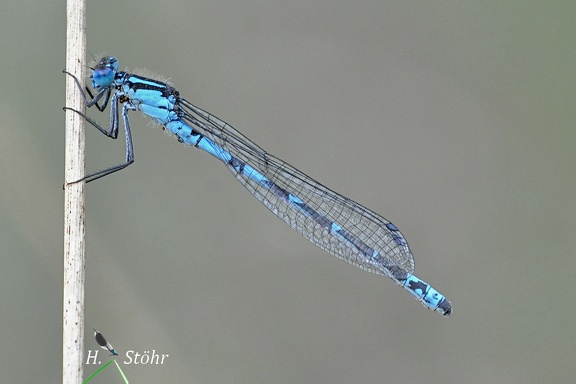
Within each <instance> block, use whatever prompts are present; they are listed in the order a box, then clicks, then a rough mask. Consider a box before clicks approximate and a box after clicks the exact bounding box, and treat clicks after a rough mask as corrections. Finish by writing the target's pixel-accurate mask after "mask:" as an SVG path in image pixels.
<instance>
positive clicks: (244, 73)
mask: <svg viewBox="0 0 576 384" xmlns="http://www.w3.org/2000/svg"><path fill="white" fill-rule="evenodd" d="M575 11H576V5H575V3H574V2H573V1H557V2H538V1H524V2H519V1H518V2H514V1H507V2H501V1H487V2H461V1H434V2H429V1H416V2H399V1H382V0H378V1H362V2H349V1H324V0H322V1H315V2H309V1H289V2H286V1H245V2H237V1H209V2H190V1H183V0H181V1H177V0H164V1H122V2H118V1H90V2H89V7H88V47H89V49H90V50H91V52H93V53H94V54H95V55H100V54H101V53H102V52H108V53H111V54H114V55H115V56H116V57H117V58H118V59H119V61H120V66H121V67H122V68H125V67H128V68H134V67H146V68H148V69H149V70H152V71H155V72H157V73H160V74H162V75H164V76H167V77H170V78H171V79H172V81H173V82H174V84H175V85H176V87H177V88H178V89H179V90H180V92H181V94H182V95H184V96H185V97H186V98H187V99H189V100H190V101H192V102H194V103H195V104H197V105H199V106H202V107H204V108H205V109H207V110H209V111H211V112H213V113H214V114H216V115H217V116H219V117H221V118H223V119H225V120H226V121H229V122H231V123H232V124H233V125H234V126H235V127H236V128H238V129H239V130H240V131H242V132H243V133H245V134H246V135H247V136H249V137H251V138H253V139H255V141H256V142H257V143H258V144H260V145H261V146H262V147H264V148H266V149H267V150H268V151H270V152H272V153H274V154H276V155H278V156H280V157H281V158H283V159H285V160H287V161H289V162H290V163H291V164H293V165H295V166H296V167H297V168H300V169H302V170H303V171H305V172H306V173H308V174H310V175H312V176H313V177H315V178H317V179H318V180H319V181H321V182H322V183H324V184H325V185H327V186H329V187H331V188H333V189H335V190H336V191H338V192H340V193H343V194H344V195H346V196H348V197H350V198H353V199H354V200H356V201H359V202H361V203H362V204H364V205H366V206H367V207H370V208H371V209H373V210H375V211H376V212H379V213H381V214H383V215H384V216H385V217H387V218H388V219H390V220H392V221H393V222H394V223H395V224H396V225H397V226H398V227H399V228H400V229H401V230H402V232H403V233H404V235H405V236H406V238H407V239H408V241H409V242H410V245H411V248H412V251H413V252H414V254H415V258H416V275H417V276H419V277H421V278H423V279H425V280H426V281H428V282H430V283H431V284H432V285H433V286H434V287H435V288H437V289H438V290H439V291H441V292H442V293H444V294H445V295H446V296H447V297H448V298H449V299H450V300H451V301H452V303H453V305H454V315H453V316H452V317H451V318H448V319H446V318H442V317H441V316H439V315H438V314H436V313H433V312H430V311H428V310H426V309H425V308H423V307H422V306H421V305H420V304H419V303H418V302H416V301H415V300H413V299H412V298H411V297H410V295H409V294H408V293H406V292H404V290H402V289H400V288H399V287H397V286H395V285H394V283H393V282H391V281H390V280H388V279H385V278H381V277H378V276H376V275H372V274H369V273H366V272H363V271H361V270H359V269H356V268H353V267H351V266H349V265H348V264H346V263H343V262H341V261H338V260H336V259H334V258H332V257H330V256H328V255H327V254H325V253H323V252H322V251H321V250H320V249H317V248H316V247H314V246H313V245H312V244H310V243H309V242H307V241H305V240H304V239H302V238H301V237H300V236H299V235H297V234H296V233H295V232H293V231H291V230H290V229H289V228H288V227H287V226H285V225H284V224H283V223H282V222H281V221H280V220H278V219H277V218H275V217H274V215H272V214H271V213H270V212H268V211H267V210H266V209H265V208H264V207H263V206H262V205H261V204H260V203H259V202H258V201H257V200H255V199H254V198H253V197H252V196H251V195H250V194H249V193H247V192H246V191H245V190H244V189H243V187H242V186H241V185H240V184H238V183H237V182H236V181H235V180H234V178H233V177H232V176H231V175H230V174H229V172H228V171H227V170H226V169H225V168H224V167H223V166H222V165H221V164H219V163H218V162H217V161H215V160H214V159H213V158H211V157H210V156H208V155H206V154H205V153H202V152H201V151H197V150H193V149H190V148H187V147H185V146H183V145H179V144H178V143H177V142H176V140H175V139H174V138H173V137H167V135H166V134H164V133H162V131H161V130H160V129H159V128H158V127H156V126H154V125H153V124H149V123H148V120H147V119H144V118H141V117H140V116H139V114H137V113H133V114H132V120H131V121H132V126H133V134H134V141H135V154H136V163H135V164H134V165H133V166H131V167H130V168H129V169H127V170H125V171H122V172H121V173H119V174H116V175H113V176H110V177H107V178H105V179H103V180H100V181H98V182H95V183H93V184H90V185H89V186H88V189H87V191H88V192H87V199H88V200H87V253H86V257H87V267H86V276H87V286H86V329H87V333H86V349H96V347H97V346H96V344H95V342H94V340H93V338H92V332H91V331H88V330H91V327H96V328H98V329H99V330H100V331H102V332H103V333H104V335H105V336H106V337H107V338H108V339H109V341H110V342H111V343H112V344H113V345H114V346H115V347H116V349H117V350H118V351H120V353H121V354H123V353H125V352H126V351H127V350H135V351H139V352H141V353H142V352H143V351H145V350H152V349H154V350H156V352H157V353H164V354H169V355H170V357H169V358H168V359H167V360H166V363H165V364H164V365H161V366H160V365H158V366H150V365H146V366H143V365H122V367H123V370H124V372H125V373H126V375H127V377H128V378H129V379H130V382H133V383H153V382H163V383H251V384H252V383H383V382H390V383H415V382H427V383H542V382H557V383H560V382H571V381H572V380H573V379H574V377H575V376H576V365H575V364H574V355H575V352H576V348H575V347H574V340H575V338H576V319H575V312H576V311H575V290H574V287H575V285H573V283H574V281H575V275H576V258H575V249H576V233H575V232H576V231H575V230H576V194H575V192H574V189H575V186H576V180H575V176H574V165H575V164H576V153H575V151H574V149H575V148H576V131H575V129H574V122H575V121H576V113H575V109H574V106H575V101H576V97H575V92H574V89H575V85H576V81H575V80H576V78H575V75H574V74H575V71H574V64H575V59H576V55H575V44H574V36H575V33H576V26H575V25H576V24H575V21H574V20H576V12H575ZM65 44H66V41H65V3H64V1H57V2H55V1H44V2H38V1H15V0H4V1H3V2H2V5H1V12H0V52H1V54H2V58H1V60H0V68H1V70H0V84H1V85H2V86H1V89H2V92H0V98H1V102H0V117H1V119H0V180H1V182H0V236H1V240H0V241H1V246H0V263H1V264H0V291H1V292H2V294H1V296H0V297H1V298H0V313H1V316H2V327H0V342H1V345H2V349H1V352H0V360H1V361H2V367H3V368H2V379H1V381H2V382H13V383H31V382H43V383H56V382H60V380H61V379H60V375H61V355H62V352H61V327H62V325H61V317H62V314H61V308H62V253H63V246H62V238H63V235H62V229H63V213H62V211H63V199H64V196H63V192H62V183H63V181H64V180H63V161H64V157H63V156H64V155H63V153H64V127H63V126H64V113H63V112H62V106H63V105H64V83H65V78H64V76H63V75H62V74H61V70H62V69H63V68H64V64H65ZM91 113H92V116H96V117H98V119H99V121H102V122H103V123H106V122H107V121H108V117H107V115H105V114H102V115H99V114H97V113H96V112H91ZM87 140H88V148H87V160H88V170H89V171H93V170H97V169H101V168H103V167H106V166H110V165H113V164H117V163H119V162H121V161H122V159H123V142H122V140H118V141H112V140H109V139H106V138H105V137H103V136H102V135H101V134H99V133H98V132H97V131H96V130H94V129H89V131H88V134H87ZM105 357H106V355H105V354H104V351H101V352H100V359H101V360H102V361H105ZM121 360H122V359H121ZM119 361H120V360H119ZM96 369H97V366H94V365H87V366H86V367H85V372H86V376H87V375H88V374H89V373H91V372H93V371H95V370H96ZM109 375H110V376H106V377H112V376H114V375H113V372H112V373H109ZM102 378H104V376H102ZM118 379H119V378H118ZM102 382H103V381H102ZM108 382H110V381H108ZM117 382H119V381H117Z"/></svg>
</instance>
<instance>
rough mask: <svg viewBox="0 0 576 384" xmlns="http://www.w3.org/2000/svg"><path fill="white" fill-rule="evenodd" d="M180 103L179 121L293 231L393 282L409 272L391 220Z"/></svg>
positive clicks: (401, 242)
mask: <svg viewBox="0 0 576 384" xmlns="http://www.w3.org/2000/svg"><path fill="white" fill-rule="evenodd" d="M178 104H179V106H180V109H181V113H182V119H183V120H184V121H186V122H187V123H189V124H191V126H193V127H194V129H195V130H197V131H198V133H200V134H201V135H203V136H205V137H206V138H208V139H209V140H210V141H211V142H212V143H214V144H215V145H216V146H217V147H216V148H217V149H216V150H218V151H222V152H221V155H220V156H217V157H219V158H220V159H221V160H223V161H224V162H225V163H227V166H228V168H229V169H230V171H231V172H232V173H233V174H234V176H235V177H236V178H237V179H238V181H240V183H242V185H244V186H245V187H246V189H248V190H249V191H250V192H251V193H252V194H253V195H254V196H255V197H256V198H257V199H258V200H260V201H261V202H262V203H263V204H264V205H265V206H266V207H268V209H270V210H271V211H272V212H274V214H275V215H276V216H278V217H279V218H281V219H282V220H284V222H286V224H288V225H289V226H290V227H292V228H293V229H294V230H295V231H297V232H298V233H300V234H301V235H302V236H304V237H305V238H307V239H308V240H310V241H311V242H312V243H314V244H316V245H317V246H319V247H320V248H322V249H323V250H325V251H326V252H328V253H330V254H331V255H334V256H336V257H337V258H339V259H342V260H345V261H347V262H349V263H350V264H353V265H355V266H356V267H358V268H361V269H364V270H367V271H370V272H373V273H377V274H380V275H384V276H388V277H391V278H393V279H395V280H405V279H406V278H407V277H409V276H410V275H412V273H413V272H414V258H413V256H412V253H411V252H410V249H409V247H408V243H407V242H406V240H405V239H404V236H403V235H402V234H401V233H400V231H399V230H398V228H396V226H394V224H392V223H391V222H389V221H388V220H386V219H385V218H383V217H382V216H380V215H378V214H377V213H375V212H373V211H371V210H370V209H368V208H365V207H363V206H362V205H360V204H358V203H356V202H354V201H353V200H350V199H348V198H347V197H345V196H342V195H340V194H338V193H336V192H334V191H332V190H331V189H329V188H327V187H325V186H324V185H322V184H320V183H319V182H317V181H316V180H314V179H312V178H311V177H309V176H307V175H305V174H304V173H302V172H301V171H299V170H298V169H296V168H294V167H293V166H291V165H290V164H288V163H286V162H285V161H283V160H281V159H279V158H277V157H275V156H273V155H270V154H268V153H267V152H266V151H264V150H263V149H262V148H260V147H259V146H258V145H256V144H255V143H253V142H252V141H251V140H250V139H248V138H247V137H245V136H244V135H242V134H241V133H240V132H238V131H237V130H236V129H234V128H233V127H232V126H230V125H229V124H227V123H225V122H224V121H222V120H220V119H219V118H217V117H215V116H213V115H211V114H210V113H208V112H206V111H204V110H202V109H201V108H198V107H196V106H194V105H193V104H191V103H189V102H188V101H186V100H184V99H179V101H178ZM246 166H248V167H246ZM247 168H253V169H254V170H255V171H256V172H253V171H252V170H251V171H250V172H246V169H247ZM262 176H263V177H262Z"/></svg>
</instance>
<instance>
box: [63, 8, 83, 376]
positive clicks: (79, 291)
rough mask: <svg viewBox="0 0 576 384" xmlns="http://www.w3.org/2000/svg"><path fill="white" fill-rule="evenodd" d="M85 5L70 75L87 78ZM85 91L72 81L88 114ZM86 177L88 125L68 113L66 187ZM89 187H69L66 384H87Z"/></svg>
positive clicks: (75, 11) (71, 19)
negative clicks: (86, 205)
mask: <svg viewBox="0 0 576 384" xmlns="http://www.w3.org/2000/svg"><path fill="white" fill-rule="evenodd" d="M85 13H86V3H85V0H68V2H67V6H66V16H67V32H66V41H67V48H66V70H67V71H68V72H70V73H73V74H75V75H76V76H78V77H79V78H80V79H84V78H85V68H84V60H85V57H86V55H85V52H86V22H85V19H86V16H85ZM79 92H80V90H79V89H78V87H77V86H76V84H75V83H74V81H73V79H72V78H71V77H70V76H66V106H68V107H71V108H74V109H76V110H79V111H81V110H83V109H84V104H83V102H82V98H81V96H80V94H79ZM82 177H84V121H83V119H82V117H81V116H79V115H78V114H76V113H74V112H72V111H69V110H67V111H66V154H65V171H64V179H65V183H69V182H71V181H75V180H79V179H81V178H82ZM85 185H86V184H85V183H84V182H79V183H73V184H65V187H64V193H65V201H64V305H63V319H62V320H63V325H62V328H63V335H62V336H63V339H62V343H63V371H62V382H63V383H64V384H70V383H82V376H83V367H82V362H83V353H84V250H85V244H84V235H85V233H84V232H85V229H84V225H85V216H84V198H85V194H84V187H85Z"/></svg>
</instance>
